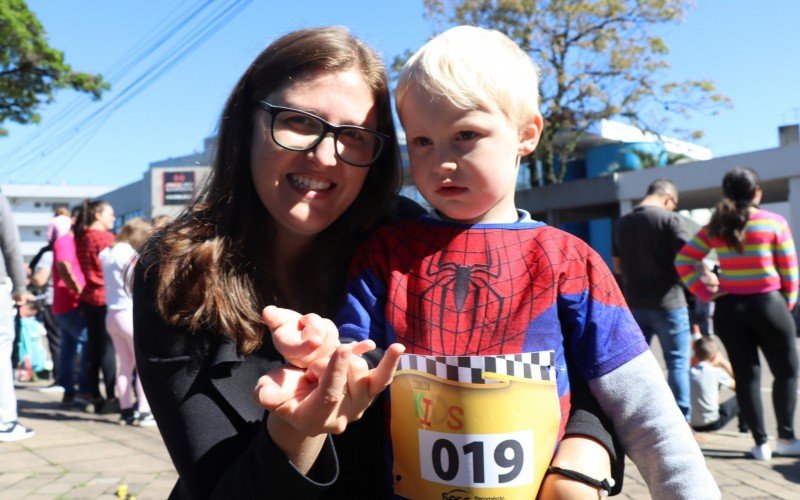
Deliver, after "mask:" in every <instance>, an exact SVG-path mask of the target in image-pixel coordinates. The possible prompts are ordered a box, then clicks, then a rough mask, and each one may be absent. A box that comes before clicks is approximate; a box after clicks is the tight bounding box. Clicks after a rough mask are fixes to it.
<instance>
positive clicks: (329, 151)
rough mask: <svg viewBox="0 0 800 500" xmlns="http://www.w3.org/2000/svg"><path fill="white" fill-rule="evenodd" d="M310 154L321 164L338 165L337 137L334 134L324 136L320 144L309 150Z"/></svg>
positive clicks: (326, 165)
mask: <svg viewBox="0 0 800 500" xmlns="http://www.w3.org/2000/svg"><path fill="white" fill-rule="evenodd" d="M329 139H330V140H329ZM309 154H310V155H311V157H312V158H313V159H314V161H315V162H317V163H318V164H319V165H320V166H323V167H333V166H334V165H336V162H337V161H338V159H337V158H336V139H334V137H333V134H328V135H326V136H325V137H323V138H322V140H321V141H319V144H317V146H316V147H315V148H314V149H312V150H311V151H309Z"/></svg>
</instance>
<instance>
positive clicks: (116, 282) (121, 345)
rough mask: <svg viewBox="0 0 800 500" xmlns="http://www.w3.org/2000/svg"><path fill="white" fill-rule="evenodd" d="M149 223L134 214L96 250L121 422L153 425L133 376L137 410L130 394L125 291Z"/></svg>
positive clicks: (132, 365)
mask: <svg viewBox="0 0 800 500" xmlns="http://www.w3.org/2000/svg"><path fill="white" fill-rule="evenodd" d="M151 231H152V227H151V226H150V224H149V223H147V222H146V221H145V220H144V219H142V218H140V217H134V218H133V219H131V220H129V221H128V222H126V223H125V224H124V225H123V226H122V227H121V228H120V230H119V232H118V233H117V236H116V237H115V238H114V244H113V245H111V246H110V247H108V248H106V249H105V250H103V251H102V252H100V254H99V258H100V263H101V265H102V268H103V280H104V282H105V289H106V306H107V308H108V310H107V311H106V330H107V331H108V334H109V336H111V341H112V342H113V343H114V350H115V351H116V353H117V356H118V357H119V373H118V374H117V381H116V389H117V396H118V397H119V408H120V419H119V423H120V425H139V426H142V427H149V426H153V425H156V422H155V420H154V419H153V415H152V414H151V413H150V405H148V404H147V398H146V397H145V395H144V391H143V390H142V384H141V381H140V380H139V379H138V378H137V379H136V410H134V407H133V401H132V398H131V392H132V390H131V385H132V383H133V372H134V370H136V360H135V359H134V352H133V300H132V299H131V296H130V294H129V293H128V283H129V278H130V276H131V271H132V270H133V266H134V265H135V264H136V258H137V253H136V252H137V250H139V248H141V246H142V245H143V244H144V242H145V241H146V240H147V238H148V237H149V236H150V233H151Z"/></svg>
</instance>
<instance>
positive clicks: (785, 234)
mask: <svg viewBox="0 0 800 500" xmlns="http://www.w3.org/2000/svg"><path fill="white" fill-rule="evenodd" d="M781 222H782V224H781V229H780V231H779V232H778V234H777V236H776V241H775V245H774V247H773V255H774V256H775V268H776V269H777V270H778V274H779V275H780V277H781V290H782V292H783V296H784V297H785V298H786V303H787V305H788V306H789V310H790V311H791V310H792V309H794V306H795V304H797V294H798V286H800V277H798V269H797V250H796V249H795V246H794V240H793V239H792V232H791V231H790V230H789V225H788V224H787V223H786V221H781Z"/></svg>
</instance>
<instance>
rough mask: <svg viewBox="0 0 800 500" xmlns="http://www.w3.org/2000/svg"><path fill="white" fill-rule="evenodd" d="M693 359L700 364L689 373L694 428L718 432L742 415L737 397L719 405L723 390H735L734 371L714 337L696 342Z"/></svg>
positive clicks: (700, 430)
mask: <svg viewBox="0 0 800 500" xmlns="http://www.w3.org/2000/svg"><path fill="white" fill-rule="evenodd" d="M694 357H695V359H697V364H696V365H695V366H692V367H691V369H690V370H689V380H690V384H691V397H692V428H693V429H694V430H696V431H699V432H706V431H716V430H718V429H721V428H723V427H724V426H725V424H727V423H728V422H730V421H731V419H732V418H733V417H735V416H737V415H739V404H738V403H737V402H736V396H734V397H732V398H730V399H729V400H727V401H725V402H724V403H722V404H720V402H719V399H720V396H719V388H720V387H727V388H728V389H731V390H736V383H735V382H734V381H733V369H732V368H731V364H730V363H729V362H728V360H727V359H725V357H723V356H722V353H721V352H720V350H719V346H718V345H717V342H716V340H715V339H714V337H710V336H704V337H700V338H698V339H697V340H695V341H694ZM740 430H741V426H740ZM745 432H746V431H745Z"/></svg>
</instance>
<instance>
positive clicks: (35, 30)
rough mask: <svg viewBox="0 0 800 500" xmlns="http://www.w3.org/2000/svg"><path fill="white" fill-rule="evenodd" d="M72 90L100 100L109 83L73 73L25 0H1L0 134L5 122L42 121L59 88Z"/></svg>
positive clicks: (99, 78) (97, 76)
mask: <svg viewBox="0 0 800 500" xmlns="http://www.w3.org/2000/svg"><path fill="white" fill-rule="evenodd" d="M64 88H71V89H73V90H76V91H78V92H86V93H89V94H91V95H92V96H93V97H94V98H95V99H99V98H100V96H101V94H102V93H103V91H104V90H107V89H108V88H109V84H108V83H106V82H105V81H103V78H102V77H101V76H100V75H92V74H89V73H80V72H76V71H73V70H72V68H71V67H70V66H69V65H68V64H67V63H65V62H64V54H63V53H62V52H60V51H58V50H56V49H54V48H52V47H50V45H49V44H48V43H47V33H46V32H45V30H44V28H43V27H42V25H41V23H39V20H38V19H37V18H36V16H35V15H34V14H33V12H31V11H30V9H28V5H27V4H26V3H25V1H24V0H0V135H5V134H7V131H6V130H5V129H3V128H2V124H3V123H4V122H5V121H6V120H10V121H13V122H17V123H21V124H26V123H37V122H38V121H39V118H40V116H39V113H38V111H39V108H40V107H41V106H42V104H46V103H50V102H52V101H53V93H54V91H55V90H56V89H64Z"/></svg>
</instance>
